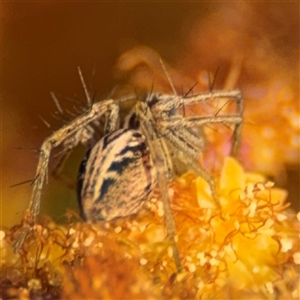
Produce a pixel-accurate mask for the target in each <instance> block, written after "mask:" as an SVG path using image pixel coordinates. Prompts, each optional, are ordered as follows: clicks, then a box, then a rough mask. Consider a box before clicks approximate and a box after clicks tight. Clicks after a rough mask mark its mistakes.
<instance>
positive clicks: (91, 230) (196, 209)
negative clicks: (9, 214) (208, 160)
mask: <svg viewBox="0 0 300 300" xmlns="http://www.w3.org/2000/svg"><path fill="white" fill-rule="evenodd" d="M219 178H220V179H219V181H218V182H217V189H218V195H219V202H220V205H216V203H215V201H214V200H213V198H212V197H211V195H210V190H209V187H208V184H207V183H206V182H205V181H204V180H203V179H202V178H200V177H197V176H196V175H195V174H193V173H190V172H189V173H186V174H184V175H182V176H181V177H179V178H178V179H177V180H175V181H174V182H173V183H172V184H171V185H170V187H169V195H170V198H171V199H172V208H173V211H174V216H175V221H176V227H177V236H176V241H177V246H178V249H179V253H180V257H181V261H182V265H183V271H182V272H181V273H177V271H176V267H175V264H174V261H173V253H172V252H173V251H172V248H171V246H170V243H169V242H168V239H167V238H166V229H165V227H164V224H163V218H162V216H163V213H164V212H163V209H162V203H161V201H160V200H159V199H156V198H155V199H152V201H150V202H149V203H147V205H146V207H145V209H144V210H142V211H141V212H140V213H139V214H138V215H137V216H131V217H129V218H122V219H119V220H116V221H114V222H109V223H102V224H89V223H81V222H80V223H75V222H74V223H72V222H70V223H69V224H68V225H64V226H61V225H57V224H54V223H53V222H52V221H51V220H46V219H43V220H42V221H41V222H40V223H39V224H37V225H36V226H35V228H34V229H33V232H32V234H31V236H30V237H29V238H28V239H27V240H26V242H25V244H24V245H23V247H22V249H21V252H20V253H19V254H15V253H14V252H13V250H12V246H11V245H12V242H13V240H14V239H15V236H16V233H17V231H18V228H17V227H15V228H12V229H11V230H7V231H4V230H3V231H1V236H0V238H1V248H0V251H1V265H2V267H1V274H2V278H1V289H2V291H1V292H2V294H3V295H6V296H7V297H14V296H15V297H17V296H18V297H22V299H29V298H31V299H37V298H39V297H44V298H46V297H48V298H50V299H52V298H58V297H60V298H61V299H75V298H76V299H79V298H80V299H91V298H94V299H95V298H101V299H103V298H105V299H107V298H110V299H121V298H123V299H124V298H126V299H145V298H152V299H161V298H167V299H170V298H172V297H173V298H180V299H182V298H205V299H207V298H212V299H216V298H218V299H221V298H222V299H224V298H239V299H241V298H245V297H246V298H248V299H249V298H253V297H255V299H265V298H269V299H270V298H273V297H274V298H277V299H287V298H288V299H298V297H299V289H298V288H299V270H298V269H297V266H299V264H300V252H299V244H298V243H299V221H300V220H299V219H300V215H299V214H298V216H296V214H295V213H293V212H292V211H290V210H288V203H286V202H285V198H286V192H285V191H284V190H281V189H278V188H275V187H273V184H272V183H271V182H267V181H266V180H265V178H264V177H263V176H261V175H260V174H254V173H245V172H244V170H243V169H242V167H241V166H240V165H239V164H238V163H237V162H236V161H235V160H234V159H232V158H227V159H226V161H225V163H224V166H223V169H222V172H221V174H220V176H219Z"/></svg>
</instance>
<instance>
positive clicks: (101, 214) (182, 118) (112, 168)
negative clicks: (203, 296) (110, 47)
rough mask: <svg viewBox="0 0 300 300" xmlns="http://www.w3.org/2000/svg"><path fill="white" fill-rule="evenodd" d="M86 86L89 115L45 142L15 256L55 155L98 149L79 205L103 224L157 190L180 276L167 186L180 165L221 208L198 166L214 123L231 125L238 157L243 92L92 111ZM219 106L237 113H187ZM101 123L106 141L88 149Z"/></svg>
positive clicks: (113, 104)
mask: <svg viewBox="0 0 300 300" xmlns="http://www.w3.org/2000/svg"><path fill="white" fill-rule="evenodd" d="M80 76H81V73H80ZM81 79H82V76H81ZM82 82H83V86H84V89H85V92H86V95H87V98H88V100H89V103H90V108H89V110H88V111H86V112H85V113H83V114H82V115H80V116H78V117H77V118H76V119H74V120H73V121H71V122H70V123H68V124H66V125H64V126H63V127H62V128H60V129H59V130H57V131H55V132H54V133H53V134H52V135H51V136H50V137H48V138H46V139H45V141H44V142H43V144H42V146H41V148H40V158H39V163H38V166H37V171H36V178H35V180H34V182H33V192H32V198H31V202H30V207H29V210H28V212H27V214H26V218H25V220H24V226H23V229H22V232H21V235H20V238H19V239H18V240H17V241H16V243H15V249H19V248H20V246H21V245H22V243H23V241H24V239H25V237H26V235H27V233H28V231H29V228H30V226H32V225H33V224H34V222H35V216H36V215H37V214H38V213H39V207H40V198H41V193H42V189H43V186H44V183H45V180H46V181H47V172H48V162H49V158H50V153H51V151H52V149H53V148H55V147H57V146H59V145H61V146H63V148H65V149H66V151H70V150H71V149H73V148H74V147H75V146H76V145H77V144H79V143H84V144H89V145H91V144H93V147H92V148H91V149H90V150H89V151H88V153H87V155H86V158H85V159H84V161H83V162H82V164H81V167H80V171H79V176H78V198H79V202H80V208H81V212H82V215H83V217H84V218H85V219H86V220H90V221H99V220H111V219H114V218H117V217H123V216H127V215H130V214H133V213H135V212H137V211H138V210H139V208H140V207H141V206H142V204H143V202H144V201H145V200H147V199H149V197H151V194H152V191H153V189H154V187H155V186H158V188H159V190H160V193H161V198H162V202H163V207H164V217H165V224H166V228H167V232H168V237H169V239H170V241H171V244H172V246H173V255H174V259H175V262H176V266H177V268H178V270H180V269H181V262H180V259H179V253H178V250H177V247H176V243H175V239H174V237H175V223H174V218H173V214H172V210H171V208H170V201H169V196H168V192H167V187H168V183H169V182H170V181H171V180H172V178H173V174H174V171H173V162H172V159H173V157H176V159H179V160H181V161H182V162H183V163H184V164H185V165H186V166H188V167H189V168H191V169H193V170H194V171H195V172H196V173H197V174H198V175H200V176H202V177H203V178H204V179H205V180H206V181H207V182H208V184H209V186H210V190H211V193H212V196H213V198H214V199H215V201H216V204H218V196H217V193H216V189H215V183H214V179H213V177H212V176H211V175H210V174H209V173H208V172H207V171H206V170H204V169H203V168H202V167H201V166H200V165H199V161H198V158H199V155H200V154H201V153H202V152H203V147H204V142H205V136H204V134H203V130H202V128H203V127H204V126H205V125H210V124H216V123H217V124H218V123H220V124H223V123H224V124H229V125H233V126H234V130H233V146H232V152H236V150H237V147H238V144H239V138H240V132H241V126H242V121H243V117H242V114H243V101H242V97H241V93H240V91H239V90H228V91H226V90H220V91H210V92H206V93H202V94H196V95H186V96H178V95H169V94H150V95H148V97H147V99H146V100H145V101H143V100H139V99H136V98H137V97H130V98H128V99H121V100H114V99H108V100H103V101H101V102H97V103H94V104H92V102H91V100H90V96H89V93H88V91H87V89H86V86H85V83H84V81H83V79H82ZM133 98H135V101H136V103H135V105H134V106H133V108H132V111H131V112H130V113H129V114H128V116H127V117H126V118H125V120H124V122H123V123H124V124H123V125H122V126H121V127H120V125H119V124H120V123H121V122H120V115H119V106H120V104H121V103H122V102H126V101H129V100H131V101H132V99H133ZM215 99H224V100H226V101H227V100H228V99H232V100H233V102H235V104H236V105H235V112H233V113H228V114H222V115H221V114H212V115H205V116H203V115H199V114H193V115H192V116H188V115H185V113H184V112H183V113H182V110H183V111H184V110H185V109H186V108H188V107H189V106H191V105H195V104H199V103H207V102H210V101H212V100H215ZM100 120H101V121H103V122H102V123H104V124H105V125H104V128H103V132H104V133H105V136H104V137H103V138H101V139H100V140H99V141H98V142H96V143H92V142H91V143H89V140H91V141H92V139H93V135H92V134H91V136H90V137H89V135H88V132H90V130H87V128H90V127H91V125H93V124H95V122H97V123H99V121H100ZM171 154H172V155H171Z"/></svg>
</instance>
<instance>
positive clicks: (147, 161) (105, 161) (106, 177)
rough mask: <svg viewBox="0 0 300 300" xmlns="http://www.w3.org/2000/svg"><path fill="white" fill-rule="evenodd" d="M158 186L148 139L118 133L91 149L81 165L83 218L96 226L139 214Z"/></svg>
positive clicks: (127, 131)
mask: <svg viewBox="0 0 300 300" xmlns="http://www.w3.org/2000/svg"><path fill="white" fill-rule="evenodd" d="M155 184H156V172H155V167H154V165H153V161H152V158H151V156H150V151H149V148H148V145H147V143H146V138H145V136H144V135H143V134H142V133H141V132H140V131H138V130H135V129H128V128H125V129H119V130H117V131H114V132H112V133H110V134H108V135H106V136H105V137H103V138H102V139H101V140H100V141H99V142H98V143H96V145H95V146H94V147H93V148H91V149H90V150H89V151H88V153H87V155H86V157H85V159H84V160H83V162H82V163H81V165H80V169H79V174H78V200H79V205H80V208H81V213H82V216H83V217H84V218H85V219H86V220H90V221H93V222H96V221H99V220H112V219H114V218H118V217H124V216H128V215H131V214H134V213H136V212H137V211H138V210H139V209H140V208H141V206H142V205H143V203H144V201H145V200H148V199H149V198H150V197H151V195H152V191H153V188H154V185H155Z"/></svg>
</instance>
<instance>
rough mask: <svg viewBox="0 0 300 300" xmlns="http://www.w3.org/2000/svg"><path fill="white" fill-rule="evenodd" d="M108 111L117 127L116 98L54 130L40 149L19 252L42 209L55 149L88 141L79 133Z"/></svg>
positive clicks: (97, 104) (16, 247) (70, 146)
mask: <svg viewBox="0 0 300 300" xmlns="http://www.w3.org/2000/svg"><path fill="white" fill-rule="evenodd" d="M107 112H110V117H111V120H112V121H111V122H110V129H111V130H115V129H116V127H117V123H118V118H119V105H118V104H117V103H116V102H115V101H114V100H113V99H108V100H104V101H101V102H98V103H94V104H93V105H92V106H91V107H90V109H89V110H88V111H87V112H86V113H84V114H83V115H81V116H79V117H77V118H76V119H74V120H73V121H72V122H70V123H68V124H66V125H65V126H63V127H62V128H60V129H59V130H57V131H55V132H53V133H52V135H51V136H49V137H48V138H46V139H45V140H44V142H43V144H42V146H41V148H40V157H39V162H38V166H37V170H36V176H35V179H34V181H33V183H32V185H33V190H32V195H31V200H30V204H29V208H28V209H27V212H26V214H25V218H24V224H23V227H22V229H21V232H20V234H19V236H18V237H17V240H16V241H15V243H14V250H15V251H18V250H19V249H20V247H21V246H22V244H23V242H24V240H25V238H26V236H27V234H28V232H29V230H30V228H31V226H32V225H33V224H34V223H35V218H36V216H37V215H38V213H39V211H40V199H41V194H42V189H43V186H44V184H45V181H46V183H47V177H48V164H49V159H50V154H51V151H52V150H53V149H54V148H56V147H57V146H59V145H62V146H64V147H66V148H67V151H68V150H71V149H73V148H74V147H75V146H77V145H78V144H79V143H81V142H82V139H83V142H86V137H85V138H83V136H82V134H79V135H78V132H80V131H81V130H84V128H86V127H87V126H88V125H89V124H92V123H93V122H96V121H98V120H99V119H100V118H101V117H102V116H103V115H104V114H106V113H107Z"/></svg>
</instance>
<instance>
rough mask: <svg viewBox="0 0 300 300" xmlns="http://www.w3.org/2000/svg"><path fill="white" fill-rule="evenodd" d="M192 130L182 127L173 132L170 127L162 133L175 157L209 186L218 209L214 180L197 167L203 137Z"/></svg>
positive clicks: (202, 146)
mask: <svg viewBox="0 0 300 300" xmlns="http://www.w3.org/2000/svg"><path fill="white" fill-rule="evenodd" d="M175 128H176V127H175ZM193 129H194V128H189V127H183V128H176V129H175V130H174V129H173V128H172V127H171V128H168V129H163V130H162V132H163V135H164V136H165V138H166V139H167V140H168V141H169V142H170V143H171V144H172V146H173V148H174V149H175V154H176V155H177V157H178V158H179V159H180V160H181V161H182V162H184V163H185V164H186V165H187V166H189V167H190V168H192V169H193V170H194V171H195V172H196V173H197V174H198V175H199V176H201V177H202V178H203V179H204V180H205V181H206V182H207V183H208V184H209V187H210V191H211V195H212V197H213V199H214V200H215V203H216V204H217V206H218V207H220V203H219V200H218V195H217V192H216V186H215V180H214V178H213V176H211V175H210V174H209V173H208V172H207V171H206V170H205V169H203V168H202V167H201V166H200V165H199V161H198V160H199V154H200V153H201V152H202V151H203V148H204V142H205V141H204V137H203V136H202V135H197V132H196V131H195V130H193Z"/></svg>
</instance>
